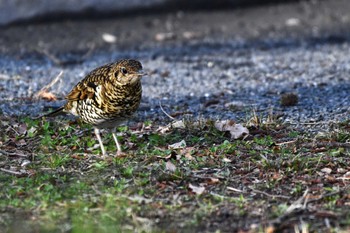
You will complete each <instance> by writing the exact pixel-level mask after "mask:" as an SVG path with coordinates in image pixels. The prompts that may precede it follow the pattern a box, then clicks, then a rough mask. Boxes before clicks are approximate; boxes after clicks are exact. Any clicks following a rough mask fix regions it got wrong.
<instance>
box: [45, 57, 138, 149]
mask: <svg viewBox="0 0 350 233" xmlns="http://www.w3.org/2000/svg"><path fill="white" fill-rule="evenodd" d="M142 75H144V74H143V73H142V65H141V63H140V62H139V61H136V60H120V61H118V62H116V63H111V64H107V65H104V66H101V67H99V68H96V69H95V70H93V71H91V72H90V73H89V74H88V75H87V76H86V77H85V78H84V79H83V80H81V81H80V82H79V83H78V84H77V85H76V86H75V87H74V88H73V90H72V91H71V92H70V93H69V94H68V95H67V96H66V99H67V103H66V104H65V105H64V106H62V107H61V108H59V109H57V110H56V111H54V112H51V113H49V114H47V115H45V116H56V115H60V114H62V113H71V114H73V115H76V116H79V117H80V118H81V119H82V120H83V121H84V122H86V123H89V124H92V125H93V126H94V129H95V134H96V137H97V139H98V141H99V144H100V147H101V150H102V154H103V155H106V151H105V149H104V146H103V144H102V140H101V137H100V133H99V131H100V129H101V128H105V129H110V130H111V131H112V135H113V138H114V141H115V143H116V146H117V149H118V152H121V148H120V145H119V143H118V140H117V137H116V135H115V128H116V127H117V126H118V125H120V124H121V123H123V122H124V121H125V120H127V119H128V118H130V116H131V115H132V114H133V113H134V112H135V111H136V110H137V108H138V106H139V104H140V101H141V95H142V87H141V76H142Z"/></svg>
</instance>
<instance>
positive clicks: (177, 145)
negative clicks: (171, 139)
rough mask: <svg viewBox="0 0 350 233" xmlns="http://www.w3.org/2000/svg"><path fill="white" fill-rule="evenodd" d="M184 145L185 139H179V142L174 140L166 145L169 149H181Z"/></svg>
mask: <svg viewBox="0 0 350 233" xmlns="http://www.w3.org/2000/svg"><path fill="white" fill-rule="evenodd" d="M184 147H186V142H185V140H181V141H180V142H176V143H174V144H171V145H169V146H168V148H169V149H181V148H184Z"/></svg>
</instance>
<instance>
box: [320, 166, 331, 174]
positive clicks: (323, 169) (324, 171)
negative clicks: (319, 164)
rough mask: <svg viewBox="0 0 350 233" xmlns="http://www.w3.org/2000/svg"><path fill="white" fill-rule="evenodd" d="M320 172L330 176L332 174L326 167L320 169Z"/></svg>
mask: <svg viewBox="0 0 350 233" xmlns="http://www.w3.org/2000/svg"><path fill="white" fill-rule="evenodd" d="M321 172H323V173H327V174H331V173H332V169H330V168H328V167H324V168H322V169H321Z"/></svg>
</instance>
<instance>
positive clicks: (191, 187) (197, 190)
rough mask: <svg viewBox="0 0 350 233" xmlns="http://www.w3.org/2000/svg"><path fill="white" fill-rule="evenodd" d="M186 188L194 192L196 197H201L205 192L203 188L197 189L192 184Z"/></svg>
mask: <svg viewBox="0 0 350 233" xmlns="http://www.w3.org/2000/svg"><path fill="white" fill-rule="evenodd" d="M188 187H189V188H190V189H191V191H192V192H194V193H195V194H197V195H201V194H202V193H203V192H204V191H205V188H204V187H199V186H195V185H192V184H189V185H188Z"/></svg>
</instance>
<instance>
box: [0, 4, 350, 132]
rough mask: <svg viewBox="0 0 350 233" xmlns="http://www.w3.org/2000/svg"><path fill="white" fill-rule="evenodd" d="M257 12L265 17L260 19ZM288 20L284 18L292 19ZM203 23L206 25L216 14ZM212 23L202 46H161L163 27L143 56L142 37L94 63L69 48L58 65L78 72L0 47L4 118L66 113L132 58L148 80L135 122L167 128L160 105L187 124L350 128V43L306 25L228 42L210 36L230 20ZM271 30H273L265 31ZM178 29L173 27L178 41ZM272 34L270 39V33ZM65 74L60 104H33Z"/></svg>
mask: <svg viewBox="0 0 350 233" xmlns="http://www.w3.org/2000/svg"><path fill="white" fill-rule="evenodd" d="M298 4H299V3H293V4H292V5H286V6H285V7H286V8H290V7H293V6H294V7H296V8H297V7H300V5H298ZM348 5H349V8H350V4H348ZM325 7H326V6H325ZM280 8H281V6H280V5H279V6H277V9H278V12H282V13H283V10H281V9H280ZM269 9H270V8H269ZM251 11H257V9H255V8H254V9H249V8H248V9H246V10H245V11H243V12H248V13H246V14H247V15H249V14H250V13H249V12H251ZM258 11H261V12H263V11H262V10H261V9H258ZM282 13H281V15H280V16H281V17H285V16H284V14H282ZM181 14H183V13H181ZM186 14H187V13H186ZM201 14H202V17H203V18H206V17H207V16H206V14H208V13H206V12H203V13H201ZM223 14H227V12H226V13H223ZM300 14H301V15H299V18H301V19H303V17H304V15H303V13H300ZM178 15H179V13H176V14H175V15H172V14H170V16H169V15H165V16H164V15H163V16H159V17H160V19H162V17H165V18H167V19H169V18H171V19H174V22H173V23H174V25H176V23H177V22H178V21H177V20H176V18H177V17H178ZM218 15H220V14H218ZM241 16H242V15H241ZM140 17H141V16H140ZM140 17H137V18H135V19H129V21H132V20H136V21H137V22H139V21H140V20H141V21H142V20H143V18H142V17H141V18H140ZM145 17H146V18H147V16H145ZM148 17H149V16H148ZM196 17H197V18H198V17H199V16H198V15H197V16H196ZM227 17H228V16H227ZM235 17H236V16H235ZM261 17H263V16H261ZM276 17H278V16H276ZM342 17H343V16H342ZM185 18H186V17H185ZM213 18H214V19H215V20H216V21H215V20H214V19H213V21H215V22H213V24H210V23H208V26H207V27H208V28H209V29H208V31H207V32H203V33H202V34H201V35H200V36H198V37H196V31H195V30H192V31H190V32H191V33H192V34H191V33H190V32H188V33H187V34H186V38H185V39H184V38H182V39H179V37H178V36H175V37H169V38H168V39H167V37H165V41H157V38H158V39H159V38H161V37H154V35H157V33H160V32H161V31H163V30H162V29H161V27H160V26H157V27H156V28H157V30H153V31H152V33H151V35H148V34H145V38H147V40H146V39H145V43H143V44H142V45H141V46H140V44H138V40H139V39H140V38H139V37H135V38H136V39H135V40H136V42H137V43H136V44H138V45H137V46H133V45H132V43H131V45H129V46H125V47H124V48H120V47H121V45H125V43H124V42H125V41H123V40H122V41H121V42H120V44H119V45H106V44H103V45H101V46H99V43H97V48H95V49H94V50H93V52H92V53H91V54H89V51H88V49H85V50H84V49H82V48H81V47H79V49H78V50H74V49H70V47H69V46H68V47H67V46H62V48H63V49H62V51H61V52H54V53H53V55H54V56H55V59H63V60H64V59H65V60H67V61H68V62H69V63H70V64H63V65H62V64H58V63H57V61H56V62H55V59H52V57H51V55H50V54H47V53H46V54H43V53H41V52H40V51H39V52H38V50H35V49H34V50H30V49H28V50H26V49H23V48H24V47H25V46H24V45H25V42H23V41H22V43H23V44H22V45H21V48H22V50H21V51H18V50H17V51H16V50H15V49H14V45H13V44H11V43H10V42H9V47H8V48H7V49H6V48H4V47H0V51H2V54H3V55H2V56H1V58H0V67H1V72H0V90H1V92H0V101H1V103H0V107H1V111H2V113H3V114H5V115H30V116H37V115H39V114H40V113H41V112H43V111H44V110H46V109H47V107H52V106H53V107H55V106H59V105H60V104H62V103H63V102H64V101H63V97H64V95H65V94H67V93H68V92H69V90H70V89H71V88H72V87H73V85H75V84H76V83H77V82H78V81H79V80H80V79H82V78H83V77H84V75H86V74H87V73H88V72H89V71H90V70H92V69H93V68H95V67H97V66H99V65H102V64H104V63H108V62H111V61H114V60H117V59H119V58H124V57H132V58H137V59H140V60H141V62H142V63H143V65H144V68H145V70H146V71H147V72H148V73H149V76H147V77H145V78H144V80H143V86H144V98H143V102H142V105H141V108H140V111H139V114H138V117H137V118H136V119H153V120H165V119H167V117H166V116H165V115H164V114H163V113H162V112H161V110H160V107H159V102H161V104H162V106H163V107H164V108H165V110H166V111H167V112H168V113H177V114H180V115H179V116H178V118H181V117H182V115H181V113H184V114H190V115H192V116H194V117H208V118H214V119H216V118H219V119H223V118H225V119H235V120H237V121H243V120H246V119H248V118H249V117H250V116H251V114H252V113H253V111H256V112H257V113H258V114H259V115H262V116H266V115H268V114H271V112H273V113H274V115H275V116H277V117H279V118H280V119H281V120H283V121H284V122H289V123H292V124H299V125H303V124H315V125H318V126H319V128H320V129H327V127H328V126H329V125H330V124H331V123H332V122H339V121H345V120H347V119H348V116H349V111H350V106H349V103H350V97H349V92H350V82H349V80H350V79H349V71H350V57H349V52H350V43H349V40H348V37H347V34H346V33H343V34H339V32H334V31H331V34H330V33H321V34H320V35H317V36H316V37H315V36H311V37H310V36H308V34H307V33H306V35H307V36H305V31H306V30H307V27H306V28H304V27H305V25H302V26H300V27H299V28H298V29H297V30H295V29H292V30H291V31H287V33H286V32H285V31H283V32H281V30H280V29H278V30H276V28H273V29H271V31H272V32H274V33H273V36H263V35H264V33H265V32H266V29H264V28H265V27H262V26H261V25H259V24H258V23H257V28H258V29H259V30H258V32H259V33H258V35H257V36H256V35H255V36H254V35H252V34H250V33H249V32H250V31H253V30H252V28H249V30H248V29H247V30H246V33H245V34H244V35H243V34H241V35H240V36H239V37H234V36H232V35H231V34H229V35H227V34H225V35H221V36H220V35H218V34H217V33H216V32H215V31H214V32H213V31H210V30H211V28H212V27H213V25H214V24H215V23H217V22H218V21H219V22H222V21H223V23H222V24H223V25H225V23H226V24H227V25H230V24H229V22H230V20H232V19H230V18H228V19H225V20H223V19H218V17H216V18H215V17H213ZM316 18H317V17H316ZM147 19H149V18H147ZM153 19H154V18H152V20H153ZM220 20H221V21H220ZM146 21H147V20H146ZM180 21H181V20H180ZM195 21H196V20H195ZM196 22H198V21H196ZM286 22H287V23H288V25H289V24H291V25H292V26H293V27H294V25H295V24H298V22H299V21H298V20H295V19H293V20H289V21H286ZM82 23H86V22H82ZM104 23H106V24H108V23H109V22H108V21H107V22H104ZM104 23H102V24H104ZM190 23H191V22H190ZM190 23H188V24H190ZM192 23H193V24H195V23H194V22H192ZM79 24H81V23H77V25H78V26H77V27H79ZM188 24H186V25H188ZM199 24H200V25H199V26H198V27H204V26H205V25H204V26H203V24H205V22H201V23H199ZM263 25H264V26H266V25H268V24H266V22H265V23H264V24H263ZM23 27H24V28H26V30H28V29H27V28H28V27H31V30H34V31H35V30H42V29H40V27H43V26H42V25H38V26H34V27H33V26H30V25H29V26H23ZM48 27H51V26H48ZM54 27H60V26H59V25H58V26H57V25H56V26H54ZM233 27H234V26H233ZM327 27H328V25H327ZM179 28H180V29H181V27H179ZM261 28H262V29H261ZM303 28H304V29H303ZM20 29H21V28H17V29H16V28H15V29H12V28H11V29H6V30H5V35H7V36H9V35H11V33H12V34H15V32H16V30H18V31H20ZM180 29H176V27H173V31H174V33H175V35H178V31H179V30H180ZM182 29H183V28H182ZM301 29H303V30H301ZM96 30H97V29H96ZM149 30H150V29H149ZM288 30H290V29H288ZM300 30H301V34H297V35H299V36H290V35H295V33H296V32H297V31H300ZM322 30H323V29H322ZM322 30H320V31H322ZM240 32H241V31H240ZM6 33H7V34H6ZM51 33H52V31H51ZM230 33H233V34H234V32H230ZM241 33H242V32H241ZM332 33H333V34H332ZM140 34H142V31H141V32H140ZM219 34H220V33H219ZM268 34H269V35H271V32H270V33H268ZM230 35H231V37H230ZM288 35H289V36H288ZM300 35H301V36H300ZM330 35H331V36H330ZM339 35H340V36H339ZM46 36H47V35H46ZM138 36H139V35H138ZM192 36H194V37H195V38H192ZM36 37H38V35H36ZM187 37H190V39H188V38H187ZM39 38H40V36H39ZM2 39H3V38H2ZM76 39H78V38H75V37H73V41H74V40H76ZM131 39H132V38H131ZM0 40H1V38H0ZM125 40H127V39H125ZM167 40H170V41H167ZM28 43H30V42H28ZM36 43H38V42H36ZM47 43H49V42H47ZM11 46H13V48H11ZM58 46H59V44H58ZM39 47H40V46H39ZM53 47H55V46H53ZM9 48H11V49H9ZM49 48H50V47H49ZM51 48H52V47H51ZM86 54H88V56H86ZM82 57H83V59H81V58H82ZM70 61H71V62H70ZM60 71H63V72H64V74H63V77H62V79H61V80H60V81H59V82H58V83H57V84H55V85H54V86H53V87H52V90H51V91H52V92H53V93H54V94H56V95H57V96H58V97H60V99H61V100H60V101H57V102H47V101H44V100H39V101H34V100H33V99H32V97H33V95H34V94H35V93H36V92H37V91H38V90H40V89H41V88H42V87H43V86H45V85H47V84H48V83H49V82H50V81H51V80H52V79H54V78H55V77H56V76H57V75H58V74H59V72H60ZM286 93H295V94H297V96H298V102H297V103H296V105H294V106H282V105H281V103H280V99H281V95H283V94H286Z"/></svg>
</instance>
